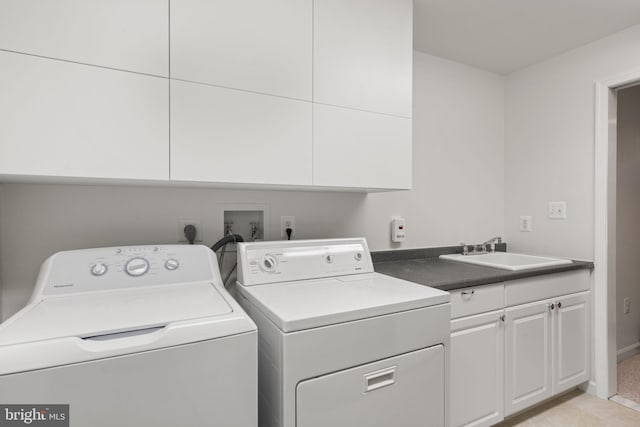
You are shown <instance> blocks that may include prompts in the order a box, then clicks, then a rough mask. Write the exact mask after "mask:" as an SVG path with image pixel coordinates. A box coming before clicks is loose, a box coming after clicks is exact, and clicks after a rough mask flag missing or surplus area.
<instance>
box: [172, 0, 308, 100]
mask: <svg viewBox="0 0 640 427" xmlns="http://www.w3.org/2000/svg"><path fill="white" fill-rule="evenodd" d="M312 35H313V34H312V0H233V1H230V0H172V1H171V77H172V78H176V79H182V80H189V81H195V82H201V83H208V84H212V85H217V86H223V87H228V88H234V89H243V90H248V91H252V92H259V93H265V94H271V95H279V96H284V97H289V98H295V99H302V100H307V101H310V100H311V78H312V76H311V72H312V65H311V62H312V53H311V49H312Z"/></svg>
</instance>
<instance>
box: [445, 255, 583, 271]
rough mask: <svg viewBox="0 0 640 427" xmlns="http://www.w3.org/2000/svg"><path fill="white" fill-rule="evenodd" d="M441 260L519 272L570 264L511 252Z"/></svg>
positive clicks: (452, 256) (460, 256)
mask: <svg viewBox="0 0 640 427" xmlns="http://www.w3.org/2000/svg"><path fill="white" fill-rule="evenodd" d="M440 258H441V259H446V260H450V261H457V262H466V263H468V264H476V265H484V266H486V267H494V268H502V269H503V270H511V271H520V270H528V269H531V268H540V267H551V266H554V265H563V264H571V262H572V261H571V260H568V259H562V258H549V257H542V256H534V255H525V254H515V253H511V252H492V253H488V254H479V255H462V254H452V255H440Z"/></svg>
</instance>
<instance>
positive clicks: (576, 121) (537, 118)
mask: <svg viewBox="0 0 640 427" xmlns="http://www.w3.org/2000/svg"><path fill="white" fill-rule="evenodd" d="M638 52H640V26H635V27H631V28H629V29H627V30H625V31H622V32H620V33H616V34H614V35H612V36H610V37H607V38H604V39H601V40H599V41H596V42H594V43H591V44H589V45H586V46H583V47H581V48H578V49H575V50H572V51H570V52H567V53H565V54H562V55H559V56H556V57H553V58H551V59H549V60H547V61H544V62H541V63H538V64H536V65H533V66H531V67H528V68H525V69H523V70H521V71H518V72H515V73H513V74H511V75H509V76H508V77H507V81H506V98H505V111H506V119H505V123H506V127H505V234H506V239H507V241H508V242H509V243H510V244H511V246H510V247H511V249H512V250H513V251H523V252H530V253H544V254H548V255H556V256H567V257H573V258H582V259H591V260H592V259H593V258H594V82H595V81H596V80H599V79H602V78H606V77H609V76H612V75H615V74H618V73H622V72H624V71H628V70H630V69H636V68H639V67H640V55H639V54H638ZM559 200H560V201H561V200H564V201H566V202H567V212H568V218H567V220H564V221H559V220H550V219H547V203H548V202H549V201H559ZM520 215H532V216H533V232H531V233H522V232H519V229H518V220H519V216H520Z"/></svg>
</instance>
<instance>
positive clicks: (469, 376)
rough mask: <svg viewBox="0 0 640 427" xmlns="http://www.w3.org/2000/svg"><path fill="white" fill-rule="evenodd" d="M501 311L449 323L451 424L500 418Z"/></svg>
mask: <svg viewBox="0 0 640 427" xmlns="http://www.w3.org/2000/svg"><path fill="white" fill-rule="evenodd" d="M503 313H504V311H503V310H497V311H492V312H489V313H483V314H478V315H474V316H467V317H462V318H460V319H455V320H453V321H452V322H451V345H450V354H451V402H450V408H451V414H450V419H451V425H452V426H455V427H458V426H474V427H480V426H490V425H493V424H496V423H498V422H500V421H501V420H502V419H503V404H504V384H503V373H504V325H503V323H504V321H503V319H504V317H503Z"/></svg>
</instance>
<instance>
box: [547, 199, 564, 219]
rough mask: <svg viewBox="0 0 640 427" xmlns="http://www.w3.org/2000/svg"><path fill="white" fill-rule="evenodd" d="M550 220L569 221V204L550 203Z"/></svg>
mask: <svg viewBox="0 0 640 427" xmlns="http://www.w3.org/2000/svg"><path fill="white" fill-rule="evenodd" d="M549 218H551V219H567V202H549Z"/></svg>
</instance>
